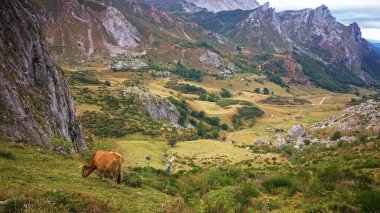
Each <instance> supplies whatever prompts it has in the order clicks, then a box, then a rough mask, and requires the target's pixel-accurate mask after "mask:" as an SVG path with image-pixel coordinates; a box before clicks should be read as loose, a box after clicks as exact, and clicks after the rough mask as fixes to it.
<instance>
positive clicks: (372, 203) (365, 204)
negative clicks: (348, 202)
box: [355, 190, 380, 212]
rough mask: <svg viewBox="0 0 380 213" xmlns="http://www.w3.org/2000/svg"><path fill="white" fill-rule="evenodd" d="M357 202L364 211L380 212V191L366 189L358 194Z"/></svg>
mask: <svg viewBox="0 0 380 213" xmlns="http://www.w3.org/2000/svg"><path fill="white" fill-rule="evenodd" d="M355 202H356V204H357V205H359V206H360V208H361V209H362V210H363V212H379V210H380V191H378V190H375V191H366V192H361V193H359V194H358V195H356V199H355Z"/></svg>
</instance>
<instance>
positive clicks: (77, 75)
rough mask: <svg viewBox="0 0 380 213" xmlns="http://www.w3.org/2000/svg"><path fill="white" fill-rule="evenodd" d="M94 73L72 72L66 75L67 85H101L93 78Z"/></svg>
mask: <svg viewBox="0 0 380 213" xmlns="http://www.w3.org/2000/svg"><path fill="white" fill-rule="evenodd" d="M94 76H95V73H94V71H79V72H72V73H70V74H68V79H69V83H70V84H72V85H74V84H85V85H103V83H102V82H100V81H99V80H98V79H96V78H95V77H94Z"/></svg>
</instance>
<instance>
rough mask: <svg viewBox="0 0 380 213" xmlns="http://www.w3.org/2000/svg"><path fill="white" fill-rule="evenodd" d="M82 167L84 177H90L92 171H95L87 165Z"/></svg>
mask: <svg viewBox="0 0 380 213" xmlns="http://www.w3.org/2000/svg"><path fill="white" fill-rule="evenodd" d="M81 167H82V177H88V176H89V175H90V174H91V172H92V171H94V168H92V167H88V166H86V165H83V166H81Z"/></svg>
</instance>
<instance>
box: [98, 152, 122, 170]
mask: <svg viewBox="0 0 380 213" xmlns="http://www.w3.org/2000/svg"><path fill="white" fill-rule="evenodd" d="M94 160H95V165H96V167H97V169H98V170H100V171H104V172H110V171H112V170H113V169H115V167H120V166H122V165H123V164H124V157H123V156H122V155H120V154H119V153H116V152H105V151H98V152H96V154H95V156H94Z"/></svg>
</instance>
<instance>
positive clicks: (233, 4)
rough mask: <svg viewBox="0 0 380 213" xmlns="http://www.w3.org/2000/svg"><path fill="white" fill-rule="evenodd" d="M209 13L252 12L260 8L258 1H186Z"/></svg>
mask: <svg viewBox="0 0 380 213" xmlns="http://www.w3.org/2000/svg"><path fill="white" fill-rule="evenodd" d="M185 1H187V2H190V3H193V4H194V5H196V6H198V7H200V8H206V9H207V10H208V11H209V12H220V11H227V10H237V9H240V10H252V9H255V8H257V7H259V6H260V4H259V2H257V1H256V0H185Z"/></svg>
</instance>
